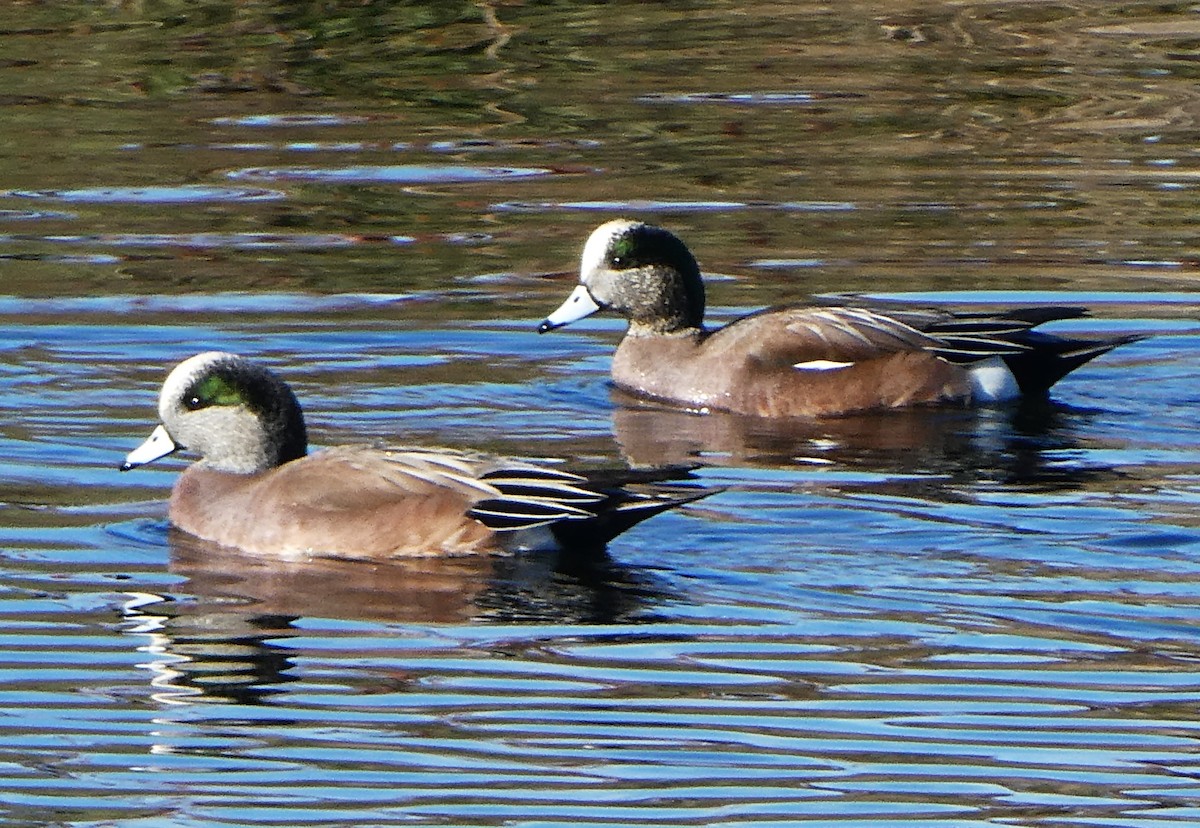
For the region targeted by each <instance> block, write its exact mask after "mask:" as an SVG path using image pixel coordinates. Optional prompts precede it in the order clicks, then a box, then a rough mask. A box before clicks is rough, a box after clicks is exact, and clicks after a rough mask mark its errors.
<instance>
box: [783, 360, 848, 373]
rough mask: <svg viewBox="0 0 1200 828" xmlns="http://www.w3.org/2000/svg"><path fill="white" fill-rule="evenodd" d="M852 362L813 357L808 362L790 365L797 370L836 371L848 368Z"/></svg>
mask: <svg viewBox="0 0 1200 828" xmlns="http://www.w3.org/2000/svg"><path fill="white" fill-rule="evenodd" d="M853 364H854V363H853V362H834V361H833V360H831V359H813V360H809V361H808V362H797V363H796V364H795V365H793V366H792V367H793V368H795V369H796V370H797V371H838V370H841V369H842V368H849V367H850V366H851V365H853Z"/></svg>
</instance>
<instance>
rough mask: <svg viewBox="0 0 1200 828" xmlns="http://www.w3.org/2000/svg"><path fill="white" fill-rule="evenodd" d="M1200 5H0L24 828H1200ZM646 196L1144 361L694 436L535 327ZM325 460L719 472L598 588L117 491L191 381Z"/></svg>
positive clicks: (153, 494)
mask: <svg viewBox="0 0 1200 828" xmlns="http://www.w3.org/2000/svg"><path fill="white" fill-rule="evenodd" d="M1193 17H1194V14H1193V12H1192V11H1191V10H1190V8H1185V7H1171V6H1161V5H1159V6H1154V7H1150V6H1136V5H1132V6H1131V5H1127V4H1125V5H1123V4H1109V3H1101V4H1070V3H1068V4H1058V5H1053V6H1048V5H1046V4H1042V3H1024V2H1017V3H1009V4H1004V5H1002V6H997V5H995V4H976V3H965V4H958V5H955V6H953V7H945V8H942V7H938V8H930V9H924V8H922V9H916V8H913V9H900V8H896V9H889V10H883V11H881V10H879V9H878V8H877V7H866V6H860V5H855V4H853V3H851V4H848V5H842V6H838V7H836V8H834V7H831V6H822V5H819V4H808V3H799V4H794V5H793V6H790V7H787V8H783V7H780V6H778V5H763V4H753V3H750V4H740V5H739V6H738V8H737V9H736V13H735V10H734V9H732V8H731V7H729V6H726V5H723V4H720V3H712V2H700V3H694V4H688V5H686V6H679V5H678V4H669V6H662V7H659V6H652V5H647V4H621V3H618V4H605V5H600V6H596V5H591V4H559V5H553V6H546V5H539V6H504V5H501V6H493V5H490V4H484V5H470V4H464V5H462V6H456V5H453V4H451V5H442V6H438V7H433V6H428V7H422V8H419V9H418V8H416V7H411V6H393V7H388V8H386V9H384V8H382V7H378V6H369V7H368V6H362V7H359V6H355V5H353V4H349V5H340V4H325V5H323V6H321V7H320V8H317V7H309V6H305V5H301V6H295V7H285V6H283V5H279V6H270V7H266V6H259V5H255V4H249V5H245V4H242V5H239V6H238V7H237V8H236V9H233V8H231V7H228V5H227V4H215V5H210V4H204V3H201V4H193V5H192V6H188V7H186V8H184V7H181V6H180V7H176V6H174V5H172V4H167V5H165V6H161V7H159V6H153V5H151V6H145V7H144V6H141V5H139V4H106V5H101V6H97V5H96V4H92V3H84V2H63V3H59V4H53V5H52V6H48V7H47V6H28V5H22V6H13V7H12V8H10V9H0V114H3V116H4V119H5V123H6V124H7V125H8V129H7V130H6V132H5V140H4V141H2V142H0V275H3V277H4V287H3V289H0V294H3V295H0V323H2V324H0V512H2V514H3V520H0V821H3V822H4V823H5V824H12V825H46V826H50V825H54V826H60V825H70V826H96V827H97V828H99V826H121V828H127V827H128V828H138V827H139V826H155V828H158V826H188V827H189V828H190V826H217V825H229V826H245V825H279V826H316V825H323V826H351V825H352V826H383V825H387V826H392V825H397V826H398V825H406V826H407V825H441V826H446V825H453V826H467V825H470V826H520V827H521V828H533V826H551V825H564V824H571V825H578V826H612V825H654V826H695V825H714V826H734V825H738V826H744V825H754V826H782V825H794V824H810V825H829V826H837V827H838V828H851V827H852V826H915V825H937V826H946V828H958V827H959V826H963V827H966V826H995V825H1009V826H1012V825H1020V826H1038V827H1039V828H1041V827H1042V826H1046V827H1047V828H1055V827H1056V826H1123V827H1124V826H1131V827H1132V828H1157V827H1158V826H1168V825H1169V826H1180V825H1193V824H1196V823H1197V822H1200V804H1198V803H1200V761H1198V760H1197V758H1196V757H1197V746H1198V744H1200V743H1198V741H1197V737H1198V736H1200V733H1198V732H1197V729H1198V725H1197V723H1196V721H1197V716H1196V711H1197V705H1198V704H1200V635H1198V633H1197V630H1198V629H1200V518H1198V516H1200V503H1198V501H1200V476H1198V471H1197V470H1198V469H1200V455H1198V447H1200V430H1198V429H1197V426H1196V411H1197V410H1198V405H1197V404H1198V403H1200V390H1198V389H1200V368H1198V367H1197V366H1200V338H1198V337H1197V331H1198V329H1200V322H1197V309H1198V308H1200V293H1198V292H1197V291H1196V290H1195V285H1194V282H1195V280H1194V272H1195V269H1196V262H1195V249H1194V247H1195V245H1194V240H1195V227H1194V213H1195V211H1194V204H1193V201H1194V199H1193V198H1192V190H1193V189H1194V186H1195V180H1196V173H1197V169H1200V165H1198V162H1197V156H1196V153H1195V151H1194V149H1195V134H1194V129H1193V126H1192V123H1191V119H1190V117H1189V116H1188V114H1187V113H1188V112H1189V111H1190V110H1189V102H1190V101H1192V100H1193V99H1194V97H1195V91H1194V86H1195V78H1194V77H1193V74H1194V73H1193V71H1192V69H1193V67H1194V60H1193V59H1192V57H1193V56H1192V52H1193V48H1192V47H1193V40H1194V36H1195V21H1194V20H1193V19H1192V18H1193ZM627 214H628V215H636V216H642V217H645V218H648V219H651V220H653V221H656V222H660V223H662V224H664V225H667V226H669V227H671V228H672V229H673V230H675V231H676V232H678V233H679V234H680V235H681V236H682V237H683V238H684V239H685V240H686V241H687V242H688V243H689V244H690V245H691V246H692V248H693V249H694V251H695V252H696V254H697V256H698V257H699V259H700V261H701V264H702V265H703V267H704V269H705V270H706V272H707V273H708V282H709V286H710V288H709V290H710V297H709V299H710V301H709V306H710V311H709V315H710V317H711V319H712V320H713V321H714V322H721V321H725V320H728V319H730V318H733V317H735V316H737V315H739V314H741V313H745V312H748V311H750V310H754V309H757V308H760V307H763V306H765V305H768V304H772V303H775V302H785V301H788V302H790V301H801V300H803V299H805V298H806V297H808V296H810V295H811V294H821V295H822V296H827V295H829V294H838V293H848V294H869V295H873V296H877V297H878V298H881V299H885V300H888V301H901V302H910V303H915V304H922V305H923V304H939V303H947V304H953V305H961V306H969V307H979V306H981V305H982V306H996V305H1000V306H1008V305H1013V304H1028V303H1053V304H1072V305H1083V306H1087V307H1090V308H1092V310H1093V313H1092V315H1091V316H1090V317H1087V318H1084V319H1079V320H1072V321H1070V322H1067V323H1062V324H1059V325H1058V326H1057V327H1058V329H1059V330H1062V331H1066V332H1069V333H1071V334H1079V335H1088V334H1095V335H1119V334H1149V335H1150V336H1149V337H1148V338H1146V339H1144V340H1141V341H1138V342H1135V343H1132V344H1129V345H1126V346H1123V347H1121V348H1119V349H1118V350H1116V351H1114V352H1112V353H1110V354H1108V355H1106V356H1104V357H1102V358H1101V359H1098V360H1096V361H1095V362H1092V363H1090V364H1088V365H1087V366H1085V367H1084V368H1083V369H1081V370H1079V371H1078V372H1076V373H1075V374H1073V375H1072V376H1070V377H1069V378H1067V379H1066V380H1064V381H1063V382H1062V383H1060V385H1059V386H1057V387H1056V388H1055V390H1054V393H1053V395H1052V398H1051V399H1050V400H1049V401H1047V402H1045V403H1038V404H1032V405H1025V406H1020V407H1016V408H999V409H985V410H980V411H964V410H958V409H930V410H920V411H913V412H902V413H893V414H887V415H869V416H859V417H850V418H845V419H841V420H833V421H827V422H815V423H814V422H801V421H797V422H782V423H770V422H760V421H753V420H746V419H743V418H737V417H728V416H722V415H709V416H699V415H693V414H688V413H684V412H678V411H673V410H670V409H668V408H664V407H662V406H658V405H653V404H648V403H645V402H644V401H638V400H634V399H630V398H628V397H626V396H623V395H621V394H619V393H617V392H615V391H614V390H613V389H612V388H611V387H610V385H609V383H608V381H607V376H608V366H609V359H610V357H611V353H612V350H613V347H614V346H615V343H616V341H617V339H618V338H619V335H620V331H621V327H622V326H621V323H620V322H619V321H618V320H615V319H612V318H605V317H597V318H594V319H591V320H588V321H586V322H581V323H578V324H577V325H573V326H571V327H570V328H568V329H565V330H562V331H558V332H555V333H553V334H549V335H546V336H539V335H538V334H537V333H536V332H535V327H536V325H537V323H538V322H539V321H540V320H541V319H542V318H543V317H544V316H545V315H546V313H547V312H548V311H550V310H552V309H553V308H554V307H557V305H558V304H559V302H560V301H561V300H562V298H563V297H564V296H565V295H566V294H567V292H568V291H569V289H570V287H571V285H572V284H573V282H574V279H575V275H574V273H573V270H574V268H575V267H576V266H577V262H578V256H579V250H580V247H581V246H582V243H583V240H584V239H585V238H586V235H587V233H588V231H589V230H590V229H591V228H592V227H593V226H594V225H596V224H598V223H600V222H601V221H603V220H606V219H608V218H611V217H613V216H616V215H627ZM211 348H222V349H228V350H234V351H238V352H241V353H243V354H245V355H247V356H250V357H253V358H255V359H258V360H260V361H263V362H265V363H267V364H269V365H271V366H273V367H274V368H276V369H277V370H279V371H280V372H281V373H282V374H284V376H285V377H286V378H287V379H288V380H289V382H291V383H292V385H293V387H294V388H295V389H296V392H297V394H298V396H299V397H300V399H301V401H302V403H303V404H304V406H305V410H306V413H307V417H308V421H309V425H310V435H311V437H312V440H313V442H314V443H316V444H337V443H347V442H387V441H402V442H405V443H424V444H428V445H445V446H451V447H456V448H473V449H481V450H486V451H491V452H497V453H503V454H511V455H516V456H521V457H530V458H537V459H544V460H551V461H554V460H565V461H568V462H570V463H573V464H580V465H586V466H623V465H657V464H664V463H688V464H695V465H696V470H695V472H694V475H695V478H696V482H697V483H699V484H701V485H705V486H710V487H712V488H714V489H715V490H717V492H716V493H715V494H713V495H712V496H711V497H709V498H707V499H704V500H701V501H698V502H695V503H693V504H690V505H688V506H687V507H685V508H682V509H679V510H676V511H673V512H670V513H667V514H664V515H661V516H658V517H656V518H654V519H653V520H650V521H647V522H646V523H644V524H642V525H640V526H638V527H637V528H636V529H634V530H633V531H631V532H629V533H627V534H625V535H623V536H621V537H620V538H619V539H617V540H616V541H615V542H614V543H613V544H612V545H611V547H610V549H609V554H608V556H607V557H606V558H600V559H588V560H575V559H571V558H569V557H567V558H562V557H558V556H552V555H524V556H518V557H513V558H487V557H480V558H458V559H452V560H419V561H407V562H397V563H390V564H363V563H361V562H359V563H351V562H336V561H311V562H291V563H283V562H277V561H270V560H261V559H254V558H249V557H247V556H245V555H242V554H239V553H237V552H234V551H229V550H224V551H223V550H220V549H216V548H213V547H210V546H205V545H203V544H200V543H198V542H196V541H194V540H191V539H189V538H188V537H187V536H185V535H182V534H181V533H179V532H176V531H172V530H171V529H170V528H169V527H168V525H167V523H166V521H165V512H166V503H165V499H166V497H167V494H168V492H169V491H170V487H171V485H172V483H173V482H174V480H175V478H176V476H177V474H178V471H179V469H181V468H182V467H183V463H184V462H185V460H184V459H183V458H175V459H171V460H169V461H164V462H162V463H157V464H154V465H152V466H150V467H147V468H145V469H139V470H137V471H135V472H130V473H125V474H122V473H120V472H118V471H117V465H118V464H119V463H120V461H121V460H122V458H123V457H124V455H125V453H126V452H127V451H128V450H129V449H130V448H132V447H133V446H135V445H137V444H138V442H140V441H141V439H143V438H144V437H145V435H146V434H147V433H148V432H149V430H150V429H151V428H152V427H153V425H154V421H155V398H156V394H157V390H158V387H159V385H160V383H161V382H162V379H163V377H164V376H165V374H166V372H167V370H168V369H169V367H170V366H171V365H173V364H174V363H175V362H177V361H179V360H180V359H182V358H184V357H186V356H189V355H191V354H192V353H195V352H198V351H200V350H206V349H211Z"/></svg>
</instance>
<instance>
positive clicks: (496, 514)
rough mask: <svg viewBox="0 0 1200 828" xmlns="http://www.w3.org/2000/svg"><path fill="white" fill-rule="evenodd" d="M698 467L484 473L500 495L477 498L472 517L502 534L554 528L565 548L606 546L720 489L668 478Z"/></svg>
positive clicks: (686, 475)
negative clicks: (640, 526)
mask: <svg viewBox="0 0 1200 828" xmlns="http://www.w3.org/2000/svg"><path fill="white" fill-rule="evenodd" d="M693 468H694V467H684V466H672V467H667V468H659V469H603V470H598V471H594V472H587V473H584V474H573V473H562V472H554V473H550V474H546V473H543V472H542V470H540V469H533V468H530V469H526V468H521V467H519V466H518V467H514V468H511V469H502V470H497V471H495V472H491V473H489V474H487V475H484V476H483V478H484V479H486V480H487V482H488V483H490V484H491V485H493V486H494V487H495V488H496V490H497V492H498V496H496V497H490V498H485V499H483V500H480V501H477V502H476V503H475V504H473V505H472V507H471V509H470V510H469V511H468V513H467V514H469V515H470V516H471V517H473V518H475V519H476V520H478V521H479V522H480V523H482V524H483V525H484V526H487V527H488V528H489V529H492V530H493V531H496V532H519V531H522V530H528V529H536V528H538V527H548V528H549V529H550V531H551V532H552V533H553V535H554V537H555V539H556V540H557V542H558V544H559V545H560V546H562V547H564V548H565V547H603V546H604V545H605V544H607V543H608V542H609V541H610V540H612V539H613V538H615V537H616V536H617V535H619V534H621V533H622V532H624V531H625V530H626V529H629V528H630V527H632V526H634V525H636V524H638V523H641V522H642V521H643V520H646V519H648V518H651V517H654V516H655V515H657V514H659V513H661V512H665V511H666V510H668V509H672V508H675V507H676V506H682V505H683V504H685V503H690V502H691V501H693V500H698V499H699V498H702V497H707V496H708V495H710V494H713V493H714V492H715V491H716V490H715V489H706V488H700V487H697V486H695V485H689V484H683V483H668V482H666V481H678V480H685V479H687V478H689V477H691V472H692V470H693Z"/></svg>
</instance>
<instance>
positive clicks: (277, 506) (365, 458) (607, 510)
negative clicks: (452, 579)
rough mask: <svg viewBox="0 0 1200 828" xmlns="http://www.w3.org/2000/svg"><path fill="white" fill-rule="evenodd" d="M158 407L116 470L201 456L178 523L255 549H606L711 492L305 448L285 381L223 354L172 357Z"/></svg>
mask: <svg viewBox="0 0 1200 828" xmlns="http://www.w3.org/2000/svg"><path fill="white" fill-rule="evenodd" d="M158 412H159V416H160V418H161V420H162V422H161V424H160V425H159V426H158V427H157V428H155V429H154V431H153V433H152V434H151V435H150V437H149V438H148V439H147V440H146V441H145V442H144V443H142V445H141V446H139V447H138V448H136V449H134V450H133V451H132V452H130V453H129V455H128V457H126V459H125V462H124V464H122V466H121V468H122V470H128V469H132V468H136V467H137V466H141V465H144V464H146V463H149V462H151V461H154V460H157V459H158V458H160V457H164V456H166V455H168V454H170V453H171V452H173V451H176V450H177V449H180V448H186V449H188V450H190V451H191V452H193V453H195V454H197V455H199V458H200V459H199V461H198V462H196V463H193V464H192V465H191V466H189V467H188V468H187V469H186V470H185V471H184V472H183V474H182V475H180V477H179V479H178V481H176V483H175V486H174V489H173V490H172V492H171V502H170V507H169V515H170V519H171V522H172V523H173V524H175V525H176V526H177V527H179V528H180V529H182V530H184V531H186V532H188V533H190V534H192V535H195V536H197V537H200V538H204V539H206V540H209V541H214V542H216V543H219V544H223V545H225V546H230V547H236V548H238V549H241V550H244V551H247V552H252V553H259V554H273V555H283V556H288V557H301V556H306V555H331V556H337V557H345V558H375V559H378V558H386V557H393V556H397V557H398V556H417V555H445V554H463V553H474V552H487V551H493V550H512V549H521V548H530V547H537V548H547V547H559V548H565V547H600V546H603V545H604V544H605V543H606V542H607V541H609V540H610V539H612V538H613V537H615V536H616V535H618V534H619V533H621V532H623V531H624V530H626V529H628V528H629V527H631V526H633V525H634V524H636V523H639V522H640V521H642V520H645V519H646V518H648V517H651V516H653V515H656V514H658V513H659V512H662V511H664V510H666V509H669V508H671V507H673V506H677V505H680V504H682V503H686V502H688V501H690V500H694V499H696V498H697V497H700V496H703V494H704V493H705V492H699V493H698V492H697V490H696V489H685V488H680V487H678V486H675V487H671V486H655V485H647V486H645V487H642V490H637V489H636V487H635V488H627V487H626V486H627V485H628V484H629V483H631V482H636V481H638V480H642V481H645V480H653V479H655V474H654V473H638V472H629V471H622V472H598V473H595V474H588V473H581V474H575V473H572V472H567V471H561V470H559V469H554V468H547V467H544V466H537V465H533V464H530V463H525V462H520V461H513V460H507V459H503V458H497V457H488V456H483V455H477V454H470V453H466V452H458V451H450V450H441V449H438V450H435V449H425V448H399V449H394V450H385V449H378V448H371V447H367V446H342V447H336V448H327V449H323V450H321V451H317V452H314V453H313V454H309V453H308V440H307V436H306V431H305V427H304V416H303V414H302V413H301V410H300V405H299V403H298V402H297V401H296V397H295V395H294V394H293V393H292V390H291V388H289V387H288V385H287V383H285V382H284V381H283V380H281V379H280V378H279V377H277V376H276V375H275V374H273V373H272V372H271V371H269V370H267V369H266V368H263V367H261V366H259V365H255V364H253V363H251V362H248V361H247V360H245V359H243V358H241V357H238V356H235V355H233V354H228V353H220V352H208V353H203V354H199V355H197V356H194V357H191V358H190V359H187V360H185V361H183V362H182V363H180V364H179V365H178V366H176V367H175V369H174V370H172V371H171V373H170V375H169V376H168V377H167V379H166V382H165V383H164V384H163V387H162V392H161V394H160V396H159V403H158ZM657 476H658V477H660V478H661V477H663V476H665V475H664V474H659V475H657Z"/></svg>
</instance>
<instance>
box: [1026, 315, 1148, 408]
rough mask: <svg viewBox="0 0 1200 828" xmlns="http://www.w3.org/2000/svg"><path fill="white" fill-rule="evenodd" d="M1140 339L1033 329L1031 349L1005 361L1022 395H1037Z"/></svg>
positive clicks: (1030, 335)
mask: <svg viewBox="0 0 1200 828" xmlns="http://www.w3.org/2000/svg"><path fill="white" fill-rule="evenodd" d="M1139 339H1145V337H1144V336H1139V335H1137V334H1131V335H1127V336H1118V337H1112V338H1109V339H1068V338H1066V337H1060V336H1052V335H1050V334H1043V333H1038V332H1036V331H1030V332H1029V334H1028V339H1027V342H1028V343H1029V345H1030V350H1028V351H1025V352H1023V353H1019V354H1009V355H1006V356H1005V357H1004V363H1005V364H1006V365H1007V366H1008V370H1010V371H1012V373H1013V376H1014V377H1015V378H1016V380H1017V385H1018V386H1020V388H1021V393H1022V394H1023V395H1025V396H1027V397H1032V396H1038V395H1042V394H1045V393H1046V392H1048V391H1049V390H1050V386H1052V385H1054V383H1056V382H1058V381H1059V380H1060V379H1062V378H1063V377H1065V376H1066V375H1067V374H1069V373H1071V372H1072V371H1074V370H1075V369H1076V368H1078V367H1079V366H1081V365H1083V364H1084V363H1086V362H1090V361H1091V360H1093V359H1095V358H1096V357H1098V356H1102V355H1104V354H1107V353H1108V352H1109V351H1111V350H1112V349H1113V348H1116V347H1119V346H1121V345H1125V344H1128V343H1130V342H1137V341H1138V340H1139Z"/></svg>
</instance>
